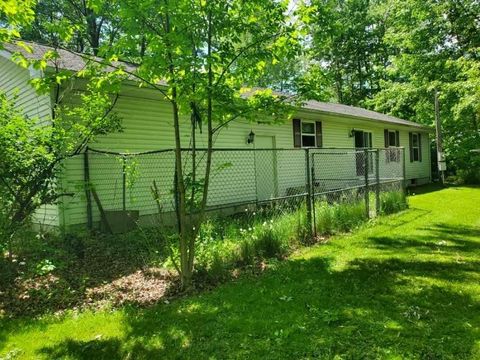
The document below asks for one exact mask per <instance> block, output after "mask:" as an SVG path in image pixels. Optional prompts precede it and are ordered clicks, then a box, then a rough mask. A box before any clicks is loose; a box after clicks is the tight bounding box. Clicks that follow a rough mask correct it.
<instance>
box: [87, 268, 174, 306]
mask: <svg viewBox="0 0 480 360" xmlns="http://www.w3.org/2000/svg"><path fill="white" fill-rule="evenodd" d="M176 282H177V276H176V275H175V274H174V273H173V272H171V271H169V270H166V269H161V268H155V267H151V268H148V269H145V270H138V271H136V272H134V273H132V274H130V275H126V276H122V277H120V278H118V279H116V280H114V281H112V282H110V283H108V284H105V285H101V286H97V287H94V288H88V289H87V290H86V292H85V295H86V301H85V303H86V304H88V305H90V306H94V307H96V306H98V305H101V304H103V303H108V304H110V305H112V306H120V305H124V304H135V305H140V306H146V305H151V304H154V303H157V302H159V301H160V300H162V299H164V298H166V297H168V296H170V295H171V294H172V293H173V288H175V284H176Z"/></svg>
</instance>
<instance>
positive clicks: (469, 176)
mask: <svg viewBox="0 0 480 360" xmlns="http://www.w3.org/2000/svg"><path fill="white" fill-rule="evenodd" d="M457 178H458V180H459V182H460V183H461V184H466V185H479V184H480V169H475V168H472V169H468V170H459V171H458V173H457Z"/></svg>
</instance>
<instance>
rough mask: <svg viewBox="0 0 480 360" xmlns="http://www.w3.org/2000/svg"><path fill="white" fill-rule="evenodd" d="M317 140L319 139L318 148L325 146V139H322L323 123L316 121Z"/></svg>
mask: <svg viewBox="0 0 480 360" xmlns="http://www.w3.org/2000/svg"><path fill="white" fill-rule="evenodd" d="M315 138H316V139H317V147H322V146H323V138H322V122H321V121H315Z"/></svg>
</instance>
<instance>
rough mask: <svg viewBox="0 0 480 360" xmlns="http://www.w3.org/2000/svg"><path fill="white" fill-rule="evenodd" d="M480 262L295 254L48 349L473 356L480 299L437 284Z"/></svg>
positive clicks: (154, 354)
mask: <svg viewBox="0 0 480 360" xmlns="http://www.w3.org/2000/svg"><path fill="white" fill-rule="evenodd" d="M479 265H480V264H479V263H478V262H475V263H473V262H466V263H463V264H444V263H441V262H435V261H429V262H421V261H404V260H399V259H388V260H385V261H380V260H376V259H368V258H367V259H357V260H355V261H353V262H351V263H349V265H348V266H347V267H346V268H345V269H344V270H340V271H338V270H335V267H334V266H332V264H330V262H329V261H328V259H319V258H314V259H309V260H291V261H288V262H286V263H284V264H281V265H279V266H278V268H277V269H275V270H270V271H268V272H267V273H266V274H265V275H264V276H262V277H258V278H254V277H252V278H244V279H242V280H240V281H239V282H237V283H230V284H226V285H224V286H222V287H220V288H219V289H217V290H215V291H213V292H211V293H209V294H201V295H198V296H195V297H192V298H189V299H186V300H184V301H178V302H175V303H172V304H169V305H161V306H160V305H159V306H156V307H153V308H150V309H146V310H138V309H130V310H126V312H125V313H126V315H125V324H124V326H125V338H123V339H121V340H120V339H114V340H112V339H105V340H102V339H96V340H93V341H90V342H82V341H75V340H71V339H70V340H67V341H65V342H63V343H60V344H59V345H56V346H53V347H47V348H44V349H42V351H41V354H43V355H45V356H46V357H55V358H57V357H60V358H62V357H68V358H72V359H86V358H91V357H95V358H99V356H100V358H101V356H103V355H102V354H107V353H108V354H109V358H111V359H115V358H127V357H128V358H135V359H142V358H145V359H147V358H196V359H203V358H269V359H277V358H288V357H292V358H332V357H334V356H335V355H340V356H343V357H345V358H385V357H395V356H398V357H401V358H405V357H415V358H428V359H434V358H435V359H436V358H455V359H459V358H466V357H468V356H470V355H471V353H472V351H474V347H475V342H476V340H477V339H478V336H479V335H480V334H479V330H478V329H479V328H480V316H479V314H480V305H479V304H478V302H477V301H475V300H474V299H472V298H471V296H469V295H467V294H465V293H462V292H461V291H455V289H454V288H453V287H450V286H449V287H446V286H439V285H438V280H439V279H445V280H455V281H461V279H462V276H463V275H464V274H465V273H467V272H470V271H476V269H478V268H479V267H478V266H479ZM418 277H421V279H422V281H419V280H418ZM117 340H118V341H117ZM89 356H90V357H89Z"/></svg>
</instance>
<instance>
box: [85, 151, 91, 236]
mask: <svg viewBox="0 0 480 360" xmlns="http://www.w3.org/2000/svg"><path fill="white" fill-rule="evenodd" d="M83 180H84V187H85V197H86V202H87V229H88V230H92V228H93V214H92V192H91V189H90V186H91V183H90V164H89V161H88V146H87V147H86V148H85V152H84V153H83Z"/></svg>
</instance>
